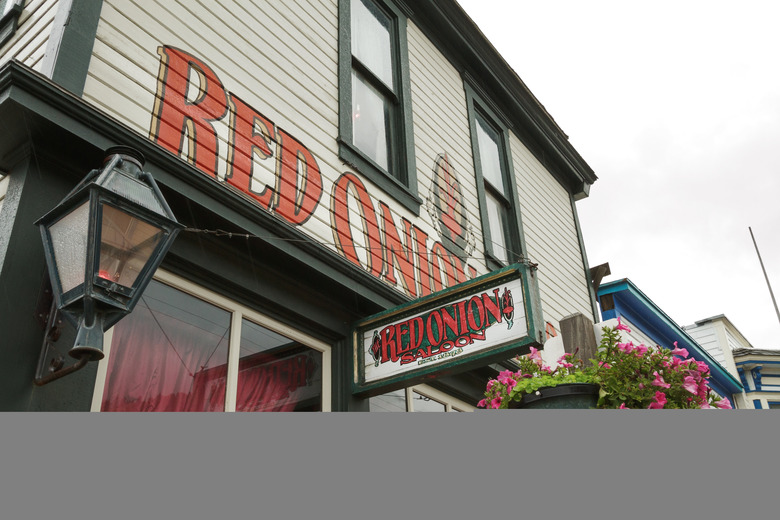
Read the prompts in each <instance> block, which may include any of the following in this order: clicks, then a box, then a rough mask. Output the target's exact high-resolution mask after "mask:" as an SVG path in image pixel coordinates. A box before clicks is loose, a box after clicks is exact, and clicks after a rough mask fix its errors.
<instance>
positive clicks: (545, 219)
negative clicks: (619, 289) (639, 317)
mask: <svg viewBox="0 0 780 520" xmlns="http://www.w3.org/2000/svg"><path fill="white" fill-rule="evenodd" d="M510 141H511V144H510V146H511V148H512V163H513V167H514V173H515V178H516V179H517V190H518V197H519V199H520V209H521V217H522V221H523V234H524V237H525V242H526V249H527V251H528V256H529V259H530V260H531V261H532V262H534V263H536V264H538V265H539V268H538V278H539V291H540V293H541V299H542V310H543V312H544V319H545V321H549V322H551V323H552V324H553V325H554V326H555V327H556V329H558V328H559V325H558V322H559V321H560V320H561V319H562V318H564V317H566V316H568V315H570V314H573V313H575V312H581V313H582V314H584V315H585V316H591V315H592V314H593V311H592V308H591V304H590V295H589V291H588V281H587V280H586V277H585V266H584V263H583V259H582V253H581V251H580V246H579V238H578V235H577V228H576V224H575V217H574V212H573V209H572V207H571V199H570V197H569V194H568V192H567V191H566V190H565V189H564V188H563V186H561V185H560V183H559V182H558V181H557V180H555V178H554V177H553V176H552V175H551V174H550V173H549V172H548V171H547V170H546V169H545V168H544V166H543V165H542V164H541V163H540V162H539V161H538V160H537V159H536V157H534V156H533V154H532V153H531V152H530V151H529V150H528V148H526V146H525V145H523V143H522V142H521V141H520V139H518V138H517V137H516V136H515V135H514V134H512V138H511V139H510Z"/></svg>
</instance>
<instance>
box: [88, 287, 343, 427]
mask: <svg viewBox="0 0 780 520" xmlns="http://www.w3.org/2000/svg"><path fill="white" fill-rule="evenodd" d="M169 277H170V275H169ZM217 303H219V304H221V305H218V304H217ZM261 319H262V316H258V315H255V314H254V313H252V312H251V311H249V310H248V309H242V308H241V307H240V306H238V305H237V304H233V303H231V302H230V301H229V300H226V301H220V302H216V303H215V302H211V301H206V299H204V298H202V297H201V296H200V295H198V296H196V295H194V294H192V293H190V292H186V291H184V290H182V289H180V288H176V287H174V286H171V285H168V284H166V283H163V282H162V281H159V280H154V281H152V283H151V284H150V285H149V287H147V289H146V291H145V292H144V295H143V296H142V297H141V300H140V301H139V303H138V305H137V306H136V308H135V310H134V311H133V312H132V314H130V315H129V316H127V317H125V318H124V319H123V320H121V321H120V322H119V323H118V324H117V325H116V326H114V328H113V329H112V330H111V331H110V333H109V334H107V336H109V337H110V342H109V341H107V344H110V347H109V348H108V349H107V350H108V352H107V356H106V359H104V360H103V361H101V364H104V366H103V367H102V368H103V372H104V374H105V375H104V376H103V378H101V376H100V373H99V375H98V379H99V382H100V383H101V384H100V385H99V386H101V387H102V392H101V394H100V395H102V397H101V398H100V402H99V409H100V410H103V411H161V412H163V411H165V412H170V411H198V412H206V411H247V412H251V411H304V410H305V411H321V410H324V409H329V399H327V395H329V394H327V393H324V392H323V389H325V388H327V386H325V385H324V384H323V383H324V381H323V379H327V377H324V374H325V375H326V374H327V372H326V371H324V369H323V368H324V366H329V359H330V357H329V353H328V352H327V350H326V349H325V348H323V346H321V345H318V346H319V347H320V348H312V347H311V346H309V345H307V342H305V339H304V341H303V342H302V341H301V339H303V338H300V337H298V338H291V337H289V336H290V335H288V334H282V333H280V332H277V331H274V330H272V328H270V327H269V326H268V324H264V325H261V324H260V323H259V321H261ZM271 326H273V325H271ZM293 335H294V334H293ZM96 392H100V389H97V390H96ZM93 408H94V407H93Z"/></svg>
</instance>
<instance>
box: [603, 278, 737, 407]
mask: <svg viewBox="0 0 780 520" xmlns="http://www.w3.org/2000/svg"><path fill="white" fill-rule="evenodd" d="M597 295H598V300H599V304H600V307H601V319H602V321H603V322H605V323H602V325H605V326H606V325H610V323H609V322H610V320H615V321H616V320H617V318H620V319H621V322H622V323H624V324H626V325H627V326H628V327H629V328H630V329H631V330H632V332H631V334H630V336H631V339H632V341H634V342H635V343H644V344H645V345H648V346H651V345H659V346H661V347H664V348H668V349H670V350H671V349H673V348H674V343H675V342H677V346H678V347H680V348H685V349H686V350H687V351H688V353H689V354H690V357H692V358H693V359H695V360H696V361H703V362H704V363H707V366H709V367H710V373H711V374H712V376H711V377H710V381H709V384H710V387H711V388H712V390H714V391H715V392H717V393H718V395H720V396H721V397H727V398H728V399H729V400H730V401H731V403H732V405H734V404H735V402H738V401H739V400H740V399H735V395H736V396H738V397H741V395H742V392H743V383H742V382H740V380H739V379H737V378H736V377H735V376H734V375H733V374H732V373H730V372H729V371H728V370H727V369H726V368H724V367H723V365H721V364H720V363H718V361H717V360H716V359H715V358H714V357H713V356H712V354H710V352H708V351H707V350H706V349H705V348H703V347H702V346H701V345H700V344H699V343H697V342H696V340H694V339H693V338H692V337H691V335H690V334H688V332H686V331H685V329H683V327H681V326H679V325H677V323H675V322H674V320H672V319H671V318H670V317H669V316H668V315H667V314H666V313H665V312H664V311H662V310H661V309H660V308H659V307H658V306H657V305H656V304H655V303H653V301H652V300H651V299H650V298H648V297H647V295H645V294H644V293H643V292H642V291H640V290H639V288H638V287H637V286H636V285H634V283H633V282H631V280H629V279H628V278H623V279H622V280H616V281H612V282H607V283H604V284H602V285H600V286H599V287H598V289H597Z"/></svg>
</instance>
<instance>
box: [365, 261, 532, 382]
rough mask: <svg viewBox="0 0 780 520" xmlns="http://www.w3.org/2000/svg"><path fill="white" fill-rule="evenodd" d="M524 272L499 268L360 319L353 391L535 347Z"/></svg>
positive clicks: (414, 379) (518, 268) (463, 367)
mask: <svg viewBox="0 0 780 520" xmlns="http://www.w3.org/2000/svg"><path fill="white" fill-rule="evenodd" d="M524 270H526V267H525V266H523V265H516V266H512V267H509V268H506V269H502V270H500V271H496V272H494V273H491V274H489V275H485V276H482V277H479V278H477V279H474V280H472V281H470V282H467V283H465V284H461V285H458V286H456V287H453V288H452V289H450V290H446V291H442V292H441V293H436V294H434V295H431V296H430V297H428V298H423V299H420V300H416V301H414V302H411V303H409V304H406V305H403V306H401V307H397V308H396V309H392V310H390V311H387V312H384V313H381V314H378V315H376V316H373V317H371V318H368V319H366V320H363V321H362V322H360V323H358V324H357V325H356V327H355V333H354V361H355V374H354V375H355V384H354V386H353V390H354V391H355V392H356V393H365V392H369V393H371V394H377V393H381V392H386V391H390V390H392V389H395V388H401V387H404V386H409V385H412V384H417V383H418V382H423V381H425V380H426V379H430V378H432V377H436V376H437V375H439V374H443V373H452V372H454V371H460V370H467V369H469V368H471V367H472V366H479V365H484V364H487V363H488V362H489V361H488V360H487V359H486V357H487V356H489V357H490V358H494V359H501V356H503V357H504V358H509V357H511V356H512V355H514V354H515V353H517V351H518V350H519V349H520V348H521V347H523V346H526V347H530V346H531V345H536V344H537V342H536V341H535V340H534V337H535V334H530V333H529V320H528V319H527V317H528V316H529V314H531V312H529V309H528V307H527V301H528V298H527V297H526V295H527V291H528V284H527V279H526V278H525V277H524V276H523V273H522V272H521V271H524ZM458 369H460V370H458Z"/></svg>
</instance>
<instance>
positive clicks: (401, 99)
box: [338, 0, 422, 215]
mask: <svg viewBox="0 0 780 520" xmlns="http://www.w3.org/2000/svg"><path fill="white" fill-rule="evenodd" d="M352 1H358V0H339V137H338V143H339V157H340V158H341V159H342V160H343V161H344V162H346V163H347V164H349V165H350V166H351V167H352V168H354V169H355V170H357V171H358V172H360V173H361V174H362V175H363V176H365V177H366V178H367V179H368V180H369V181H371V182H372V183H374V184H376V185H377V186H378V187H379V188H380V189H382V190H384V191H385V192H386V193H388V194H389V195H390V196H391V197H393V198H394V199H395V200H396V201H398V202H399V203H400V204H402V205H403V206H404V207H406V208H407V209H409V210H410V211H412V212H413V213H414V214H416V215H417V214H419V211H420V205H421V204H422V200H421V199H420V198H419V196H418V194H417V171H416V168H415V161H414V137H413V131H412V101H411V99H412V96H411V86H410V80H409V53H408V46H407V39H406V20H407V15H406V14H405V13H404V11H403V10H402V7H405V6H403V4H396V2H395V1H394V0H369V1H371V2H373V3H374V4H375V5H376V6H377V7H378V8H379V9H380V10H381V11H382V12H384V13H385V14H386V15H387V16H388V17H389V18H390V19H391V27H390V35H391V53H392V61H393V71H392V72H393V82H394V84H395V85H396V87H395V89H394V91H393V92H392V96H388V99H391V100H392V105H391V110H390V116H389V125H388V136H389V137H388V140H389V143H390V144H389V152H388V160H389V164H390V166H389V171H388V170H386V169H384V168H383V167H381V166H379V165H378V164H376V163H375V162H374V161H373V160H372V159H371V158H369V157H368V155H366V154H365V153H363V152H361V151H360V150H359V149H358V148H357V147H356V146H355V144H354V143H353V140H352V71H353V70H355V71H356V72H357V73H358V74H359V75H361V76H365V77H368V78H369V81H368V82H369V83H371V84H372V86H375V87H378V88H379V90H382V88H381V87H382V85H381V84H379V83H380V82H378V81H372V78H371V77H370V76H371V73H370V72H368V71H367V69H366V67H364V66H362V64H361V63H360V62H359V60H357V58H354V57H353V55H352V34H351V32H352V31H351V11H350V8H351V2H352ZM387 92H389V91H387Z"/></svg>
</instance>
